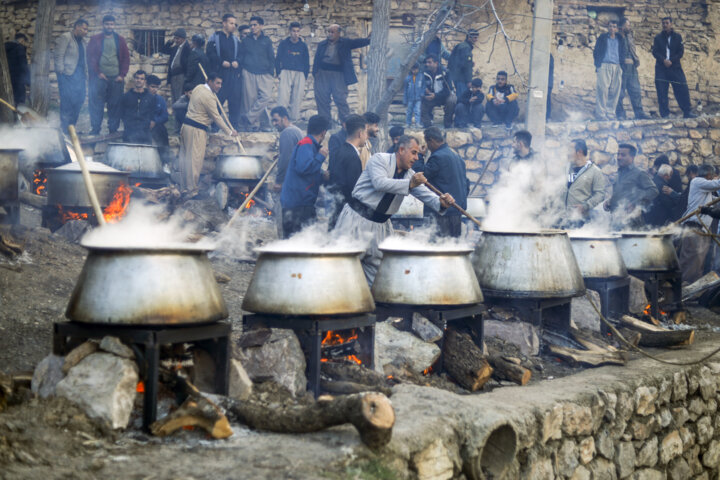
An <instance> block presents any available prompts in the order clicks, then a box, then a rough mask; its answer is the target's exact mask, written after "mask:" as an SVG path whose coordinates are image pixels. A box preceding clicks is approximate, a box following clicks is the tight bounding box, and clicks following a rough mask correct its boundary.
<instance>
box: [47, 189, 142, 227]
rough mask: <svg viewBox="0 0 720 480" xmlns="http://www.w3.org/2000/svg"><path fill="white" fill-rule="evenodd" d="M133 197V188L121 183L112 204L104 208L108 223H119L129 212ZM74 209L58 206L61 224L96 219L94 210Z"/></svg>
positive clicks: (104, 215) (104, 216)
mask: <svg viewBox="0 0 720 480" xmlns="http://www.w3.org/2000/svg"><path fill="white" fill-rule="evenodd" d="M131 195H132V188H131V187H130V186H128V185H127V184H125V183H121V184H120V185H119V186H118V188H117V190H115V193H114V194H113V196H112V200H111V201H110V203H109V204H108V205H107V206H106V207H105V208H103V218H104V219H105V221H106V222H107V223H117V222H119V221H120V220H121V219H122V218H123V217H124V216H125V213H126V212H127V207H128V205H129V204H130V196H131ZM71 208H72V207H63V206H62V205H58V206H57V209H58V215H59V217H60V221H61V223H63V224H65V223H67V222H69V221H70V220H86V221H87V220H89V219H90V218H94V214H93V213H92V209H88V208H81V209H71Z"/></svg>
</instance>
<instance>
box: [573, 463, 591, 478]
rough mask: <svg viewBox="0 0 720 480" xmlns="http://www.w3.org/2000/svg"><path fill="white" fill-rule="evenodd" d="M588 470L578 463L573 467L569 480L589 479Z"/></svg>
mask: <svg viewBox="0 0 720 480" xmlns="http://www.w3.org/2000/svg"><path fill="white" fill-rule="evenodd" d="M590 475H591V474H590V470H588V469H587V468H585V467H583V466H582V465H580V466H579V467H577V468H576V469H575V471H574V472H573V474H572V477H570V480H590V478H591V477H590Z"/></svg>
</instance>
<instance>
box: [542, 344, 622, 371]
mask: <svg viewBox="0 0 720 480" xmlns="http://www.w3.org/2000/svg"><path fill="white" fill-rule="evenodd" d="M548 349H549V350H550V352H551V353H553V354H555V355H557V356H558V357H560V358H564V359H566V360H570V361H571V362H573V363H577V364H581V365H589V366H591V367H598V366H600V365H625V359H624V358H623V357H622V356H621V355H620V354H619V353H614V352H604V353H603V352H590V351H586V350H576V349H574V348H565V347H560V346H557V345H549V346H548Z"/></svg>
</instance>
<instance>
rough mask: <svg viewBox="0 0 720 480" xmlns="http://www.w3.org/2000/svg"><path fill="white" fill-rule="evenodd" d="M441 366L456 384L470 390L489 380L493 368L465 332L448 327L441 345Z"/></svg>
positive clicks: (474, 390) (473, 390) (475, 389)
mask: <svg viewBox="0 0 720 480" xmlns="http://www.w3.org/2000/svg"><path fill="white" fill-rule="evenodd" d="M443 366H444V367H445V370H447V372H448V373H449V374H450V376H451V377H452V378H453V379H454V380H455V381H456V382H458V384H459V385H460V386H461V387H463V388H465V389H467V390H470V391H471V392H476V391H478V390H480V389H481V388H482V387H483V385H485V384H486V383H487V381H488V380H490V376H491V375H492V373H493V368H492V367H491V366H490V364H489V363H488V361H487V359H486V358H485V357H484V356H483V352H482V350H480V348H479V347H478V346H477V345H475V342H473V341H472V338H471V337H470V335H468V334H467V333H462V332H458V331H457V330H455V329H454V328H448V329H447V331H446V332H445V345H444V346H443Z"/></svg>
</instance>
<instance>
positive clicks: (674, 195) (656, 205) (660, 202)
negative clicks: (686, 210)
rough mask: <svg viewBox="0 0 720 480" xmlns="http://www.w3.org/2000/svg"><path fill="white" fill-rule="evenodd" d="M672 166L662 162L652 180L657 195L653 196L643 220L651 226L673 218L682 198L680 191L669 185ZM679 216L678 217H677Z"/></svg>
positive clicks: (656, 225)
mask: <svg viewBox="0 0 720 480" xmlns="http://www.w3.org/2000/svg"><path fill="white" fill-rule="evenodd" d="M672 174H673V168H672V167H671V166H670V165H667V164H663V165H660V168H658V171H657V173H656V174H655V177H653V182H654V183H655V186H656V187H657V189H658V192H660V193H659V195H658V196H657V197H655V199H654V200H653V202H652V204H651V205H650V208H649V209H648V211H647V213H646V214H645V222H646V223H647V224H648V225H652V226H653V227H662V226H665V225H667V224H668V223H670V222H671V221H672V220H674V216H675V212H676V211H677V209H678V205H679V204H680V202H681V200H682V193H681V192H676V191H675V190H673V189H672V187H670V184H669V182H670V179H671V178H672ZM677 218H680V217H677Z"/></svg>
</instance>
